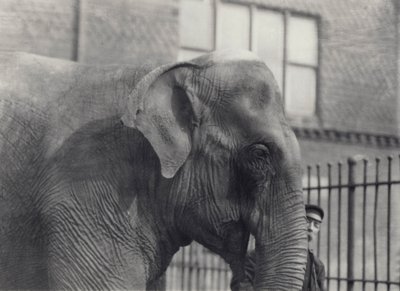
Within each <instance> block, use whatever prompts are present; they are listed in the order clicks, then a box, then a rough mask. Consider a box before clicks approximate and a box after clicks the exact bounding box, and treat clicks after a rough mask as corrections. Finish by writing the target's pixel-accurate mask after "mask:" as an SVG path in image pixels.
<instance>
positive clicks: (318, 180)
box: [317, 164, 321, 257]
mask: <svg viewBox="0 0 400 291" xmlns="http://www.w3.org/2000/svg"><path fill="white" fill-rule="evenodd" d="M317 189H318V190H317V205H318V206H321V169H320V165H319V164H317ZM320 249H321V232H318V244H317V256H318V257H319V255H320Z"/></svg>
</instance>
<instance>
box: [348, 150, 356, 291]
mask: <svg viewBox="0 0 400 291" xmlns="http://www.w3.org/2000/svg"><path fill="white" fill-rule="evenodd" d="M347 164H348V167H349V172H348V178H349V180H348V183H349V184H348V196H347V203H348V204H347V222H348V226H347V290H348V291H352V290H353V288H354V194H355V191H356V187H355V183H356V181H355V179H356V178H355V177H356V164H357V161H356V160H355V158H349V159H348V160H347Z"/></svg>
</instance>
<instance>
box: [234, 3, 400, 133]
mask: <svg viewBox="0 0 400 291" xmlns="http://www.w3.org/2000/svg"><path fill="white" fill-rule="evenodd" d="M231 2H241V3H256V4H258V5H260V6H263V5H264V6H265V7H269V8H271V7H272V8H277V9H288V10H289V11H290V10H291V11H294V12H301V13H308V14H312V15H315V16H318V17H320V19H321V25H320V89H319V95H318V105H317V106H318V115H319V117H320V124H319V126H321V127H323V128H331V129H338V130H343V131H361V132H374V133H380V134H397V133H398V121H397V99H398V97H397V92H396V90H397V89H396V86H397V85H396V83H397V54H398V52H397V30H396V25H397V16H396V9H395V5H394V1H392V0H371V1H356V0H337V1H329V0H324V1H321V0H308V1H302V0H290V1H288V0H231Z"/></svg>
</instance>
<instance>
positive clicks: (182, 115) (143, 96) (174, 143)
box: [122, 63, 194, 178]
mask: <svg viewBox="0 0 400 291" xmlns="http://www.w3.org/2000/svg"><path fill="white" fill-rule="evenodd" d="M193 66H194V65H193V64H190V63H178V64H174V65H165V66H161V67H159V68H157V69H155V70H153V71H151V72H150V73H148V74H147V75H146V76H144V77H143V78H142V80H141V81H139V83H138V84H137V86H136V87H135V88H134V90H133V92H132V94H131V95H130V96H129V98H128V104H127V108H126V110H127V111H126V112H125V114H124V115H123V116H122V122H123V123H124V124H125V125H126V126H129V127H134V128H136V129H138V130H140V131H141V132H142V133H143V135H144V136H145V137H146V139H147V140H148V141H149V142H150V144H151V145H152V147H153V149H154V151H155V152H156V154H157V155H158V157H159V159H160V164H161V173H162V175H163V176H164V177H166V178H172V177H173V176H174V175H175V173H176V172H177V171H178V170H179V168H180V167H181V166H182V165H183V163H184V162H185V161H186V159H187V157H188V155H189V153H190V150H191V118H193V108H192V102H191V100H192V99H193V98H192V97H193V96H192V94H191V93H190V92H188V91H189V90H188V89H187V88H189V86H187V85H186V84H185V82H186V81H185V80H186V79H187V73H188V72H189V71H190V70H188V68H189V67H193Z"/></svg>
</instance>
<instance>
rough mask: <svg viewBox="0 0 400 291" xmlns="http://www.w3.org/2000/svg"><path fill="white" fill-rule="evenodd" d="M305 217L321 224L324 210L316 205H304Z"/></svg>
mask: <svg viewBox="0 0 400 291" xmlns="http://www.w3.org/2000/svg"><path fill="white" fill-rule="evenodd" d="M306 216H307V217H310V218H312V219H314V220H317V221H319V222H321V221H322V219H323V218H324V210H322V208H321V207H319V206H318V205H314V204H306Z"/></svg>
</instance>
